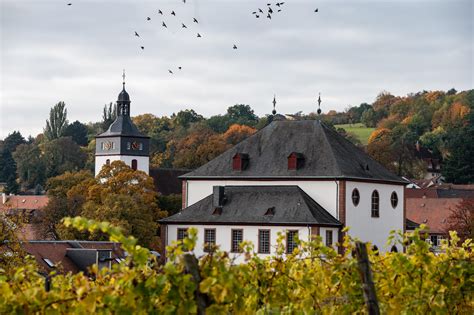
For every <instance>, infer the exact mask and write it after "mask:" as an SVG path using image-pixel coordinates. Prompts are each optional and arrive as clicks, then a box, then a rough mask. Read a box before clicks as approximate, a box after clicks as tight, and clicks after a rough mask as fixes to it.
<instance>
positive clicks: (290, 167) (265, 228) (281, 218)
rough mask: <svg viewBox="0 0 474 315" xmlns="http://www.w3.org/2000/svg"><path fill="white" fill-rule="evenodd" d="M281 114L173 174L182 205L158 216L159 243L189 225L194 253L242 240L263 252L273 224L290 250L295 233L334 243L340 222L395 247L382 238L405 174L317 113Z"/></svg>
mask: <svg viewBox="0 0 474 315" xmlns="http://www.w3.org/2000/svg"><path fill="white" fill-rule="evenodd" d="M281 117H282V116H280V115H277V116H275V119H273V121H272V122H271V123H270V124H268V125H267V126H266V127H264V128H263V129H261V130H259V131H258V132H257V133H255V134H254V135H252V136H250V137H248V138H247V139H245V140H244V141H242V142H240V143H239V144H237V145H236V146H234V147H233V148H231V149H229V150H228V151H226V152H224V153H223V154H221V155H220V156H218V157H216V158H215V159H213V160H211V161H210V162H208V163H207V164H205V165H203V166H201V167H199V168H197V169H196V170H194V171H192V172H190V173H187V174H185V175H183V176H181V178H182V179H183V189H182V193H183V209H182V211H181V212H179V213H177V214H175V215H173V216H170V217H168V218H165V219H162V220H160V224H161V237H162V242H163V245H164V246H163V248H165V246H166V245H169V244H171V243H172V242H173V241H176V240H179V239H182V238H184V237H185V236H186V233H187V229H188V228H190V227H194V228H196V229H197V230H198V244H197V247H196V249H195V252H196V254H197V255H202V254H205V252H206V251H208V250H209V249H210V248H212V247H213V246H214V245H217V246H219V248H220V249H221V250H225V251H228V252H229V253H231V255H237V254H238V253H239V244H240V243H241V242H242V241H243V240H247V241H251V242H253V244H254V246H255V251H256V252H257V253H258V254H259V255H262V256H265V255H269V254H273V253H274V252H275V245H276V241H277V237H278V233H279V232H281V233H283V234H284V235H286V240H285V246H286V251H287V252H292V251H293V248H294V247H295V246H296V244H295V242H294V240H295V235H298V238H299V239H301V240H308V239H310V238H311V237H312V236H314V235H320V236H321V237H322V239H323V242H324V243H325V244H326V245H328V246H335V243H336V242H338V241H340V240H341V238H342V232H341V230H342V229H343V228H344V227H346V226H347V227H350V230H349V234H350V235H351V236H352V237H354V238H358V239H360V240H362V241H365V242H371V243H372V244H373V245H374V246H376V247H377V249H378V250H379V251H389V250H398V251H401V250H402V248H401V247H400V246H399V245H398V246H399V247H398V248H388V247H387V246H386V242H387V238H388V236H389V233H390V231H392V230H401V231H404V223H405V204H404V199H405V198H404V187H405V185H406V184H407V182H406V181H405V180H403V179H401V178H399V177H397V176H396V175H394V174H392V173H391V172H389V171H388V170H387V169H385V168H384V167H383V166H382V165H380V164H379V163H378V162H376V161H374V160H373V159H372V158H370V157H369V156H368V155H367V154H366V153H365V152H363V151H362V150H361V149H359V148H357V147H356V146H355V145H353V144H352V143H351V142H349V141H348V140H346V139H345V138H344V137H342V136H341V135H339V134H338V133H337V132H336V131H334V130H333V129H331V128H329V127H328V126H326V125H325V124H324V123H322V122H321V121H319V120H285V119H282V118H281ZM232 253H233V254H232Z"/></svg>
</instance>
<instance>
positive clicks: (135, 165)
mask: <svg viewBox="0 0 474 315" xmlns="http://www.w3.org/2000/svg"><path fill="white" fill-rule="evenodd" d="M132 170H134V171H136V170H137V160H135V159H133V160H132Z"/></svg>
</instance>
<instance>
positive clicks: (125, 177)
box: [81, 161, 166, 248]
mask: <svg viewBox="0 0 474 315" xmlns="http://www.w3.org/2000/svg"><path fill="white" fill-rule="evenodd" d="M157 197H158V195H157V193H156V192H155V190H154V184H153V178H151V177H150V176H148V175H147V174H146V173H144V172H142V171H135V170H132V169H131V168H130V167H129V166H127V165H126V164H125V163H123V162H122V161H114V162H112V163H111V164H110V165H104V166H103V167H102V170H101V171H100V173H99V175H98V176H97V178H96V180H95V183H94V184H93V185H91V186H89V188H88V192H87V198H86V201H85V203H84V205H83V210H82V212H81V215H82V216H85V217H87V218H91V219H95V220H101V221H109V222H111V223H113V224H115V225H117V226H120V227H121V228H122V229H123V230H124V232H125V233H126V234H128V235H134V236H136V237H137V238H138V240H139V242H140V243H141V244H142V245H145V246H148V247H153V248H157V247H158V244H159V242H158V241H159V237H158V224H157V220H159V219H161V218H163V217H165V216H166V212H164V211H161V210H160V208H159V207H158V204H157Z"/></svg>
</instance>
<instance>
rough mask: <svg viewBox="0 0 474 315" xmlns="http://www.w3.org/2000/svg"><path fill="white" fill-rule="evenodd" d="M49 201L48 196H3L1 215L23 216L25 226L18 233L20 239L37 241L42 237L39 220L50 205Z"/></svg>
mask: <svg viewBox="0 0 474 315" xmlns="http://www.w3.org/2000/svg"><path fill="white" fill-rule="evenodd" d="M48 200H49V199H48V196H45V195H6V194H2V203H1V204H0V213H5V214H7V215H16V214H19V215H21V216H23V218H24V219H25V224H24V225H23V226H22V228H21V230H20V231H18V237H19V238H20V239H21V240H35V239H38V238H39V236H40V231H39V230H38V224H37V220H38V219H39V218H40V217H41V211H42V210H43V208H44V207H46V205H47V204H48Z"/></svg>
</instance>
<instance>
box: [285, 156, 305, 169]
mask: <svg viewBox="0 0 474 315" xmlns="http://www.w3.org/2000/svg"><path fill="white" fill-rule="evenodd" d="M303 165H304V156H303V154H301V153H298V152H292V153H291V154H290V155H289V156H288V169H289V170H297V169H300V168H302V167H303Z"/></svg>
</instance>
